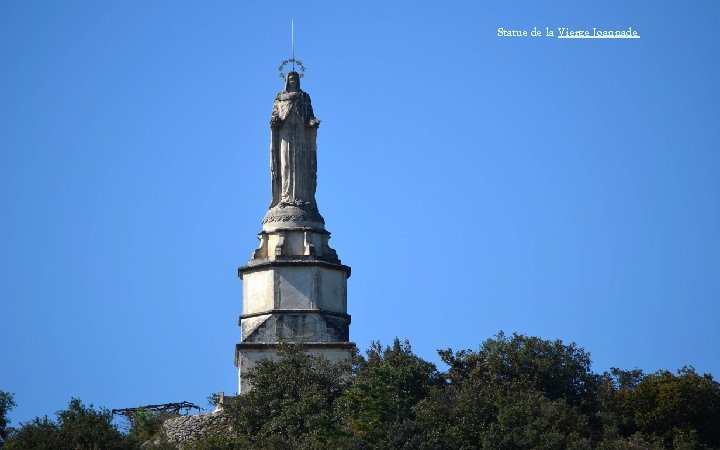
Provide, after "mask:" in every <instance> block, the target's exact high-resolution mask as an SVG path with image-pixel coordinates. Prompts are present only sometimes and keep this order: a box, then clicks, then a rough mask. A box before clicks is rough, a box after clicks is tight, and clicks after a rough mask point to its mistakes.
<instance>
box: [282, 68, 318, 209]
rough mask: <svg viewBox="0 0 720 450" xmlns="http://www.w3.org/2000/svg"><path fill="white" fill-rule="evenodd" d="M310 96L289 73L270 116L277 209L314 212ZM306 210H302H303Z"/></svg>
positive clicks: (313, 126)
mask: <svg viewBox="0 0 720 450" xmlns="http://www.w3.org/2000/svg"><path fill="white" fill-rule="evenodd" d="M319 125H320V121H319V120H317V119H316V118H315V115H314V114H313V109H312V104H311V103H310V96H309V95H308V94H307V93H306V92H303V91H302V90H301V89H300V76H299V75H298V73H297V72H295V71H292V72H290V73H288V75H287V77H286V80H285V90H283V91H282V92H280V93H278V95H277V97H275V103H273V110H272V115H271V116H270V129H271V130H272V132H271V140H270V172H271V175H272V201H271V202H270V208H273V207H275V206H277V205H281V206H286V205H295V206H301V207H302V206H310V207H311V208H312V209H315V208H317V206H316V203H315V188H316V185H317V147H316V143H315V140H316V137H317V128H318V126H319ZM304 209H305V208H304Z"/></svg>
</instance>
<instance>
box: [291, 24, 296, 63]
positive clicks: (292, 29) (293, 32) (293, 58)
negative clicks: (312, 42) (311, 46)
mask: <svg viewBox="0 0 720 450" xmlns="http://www.w3.org/2000/svg"><path fill="white" fill-rule="evenodd" d="M290 43H291V45H292V58H290V61H292V66H293V68H292V70H293V71H294V70H295V19H292V20H290Z"/></svg>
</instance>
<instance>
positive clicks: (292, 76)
mask: <svg viewBox="0 0 720 450" xmlns="http://www.w3.org/2000/svg"><path fill="white" fill-rule="evenodd" d="M299 90H300V74H298V73H297V72H295V71H294V70H293V71H292V72H290V73H288V74H287V77H286V78H285V92H297V91H299Z"/></svg>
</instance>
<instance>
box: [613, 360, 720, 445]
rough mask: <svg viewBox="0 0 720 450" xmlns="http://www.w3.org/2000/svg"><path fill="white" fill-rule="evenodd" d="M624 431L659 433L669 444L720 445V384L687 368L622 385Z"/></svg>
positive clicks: (619, 410) (620, 408) (618, 394)
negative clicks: (626, 385)
mask: <svg viewBox="0 0 720 450" xmlns="http://www.w3.org/2000/svg"><path fill="white" fill-rule="evenodd" d="M615 408H616V414H617V416H618V422H619V428H620V433H621V434H622V435H625V436H627V435H631V434H634V433H637V432H640V433H643V434H644V435H646V436H657V437H658V438H660V439H662V441H663V443H664V444H665V445H666V446H668V447H675V448H685V447H687V448H700V447H701V446H709V447H715V448H716V447H720V383H718V382H717V381H715V380H714V379H713V377H712V376H711V375H709V374H704V375H700V374H698V373H697V372H696V371H695V369H693V368H692V367H685V368H683V369H680V370H679V371H678V372H677V375H674V374H672V373H671V372H668V371H666V370H662V371H659V372H656V373H654V374H651V375H648V376H645V377H644V378H642V379H641V380H640V381H637V382H636V383H633V384H632V385H630V386H629V387H620V388H619V389H618V390H617V392H616V402H615Z"/></svg>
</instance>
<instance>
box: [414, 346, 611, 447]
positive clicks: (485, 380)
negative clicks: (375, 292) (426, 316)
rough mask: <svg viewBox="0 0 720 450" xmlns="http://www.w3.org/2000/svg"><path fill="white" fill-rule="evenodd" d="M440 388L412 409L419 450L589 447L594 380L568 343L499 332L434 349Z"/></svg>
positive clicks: (577, 350)
mask: <svg viewBox="0 0 720 450" xmlns="http://www.w3.org/2000/svg"><path fill="white" fill-rule="evenodd" d="M439 353H440V356H441V358H442V359H443V361H444V362H445V363H446V364H448V366H449V369H448V371H447V373H446V374H445V380H446V383H445V384H444V385H442V386H441V387H439V388H435V389H433V390H432V391H431V392H430V393H429V395H428V396H427V398H425V399H424V400H423V401H422V402H420V403H419V404H418V405H417V407H416V412H417V420H418V424H419V425H420V429H421V430H422V431H423V434H424V438H423V445H424V446H425V447H426V448H475V447H477V446H478V445H482V446H483V447H484V448H508V449H511V448H548V449H550V448H589V446H591V445H592V442H593V440H596V439H597V436H596V435H597V434H599V432H598V430H597V429H596V427H597V426H596V425H594V424H593V423H592V422H595V420H594V416H593V413H594V409H595V407H594V406H593V405H594V399H595V395H594V394H595V392H596V384H597V376H596V375H594V374H593V373H592V372H591V370H590V357H589V355H588V354H587V353H586V352H585V351H584V350H583V349H581V348H578V347H577V346H576V345H575V344H569V345H565V344H563V343H562V342H561V341H559V340H556V341H546V340H542V339H539V338H536V337H528V336H523V335H518V334H513V335H512V337H510V338H508V337H506V336H505V335H504V334H503V333H502V332H501V333H499V334H498V335H497V336H496V337H495V338H494V339H488V340H486V341H485V342H484V343H483V344H482V345H481V346H480V349H479V350H478V351H477V352H474V351H470V350H465V351H459V352H453V351H452V350H444V351H440V352H439Z"/></svg>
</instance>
